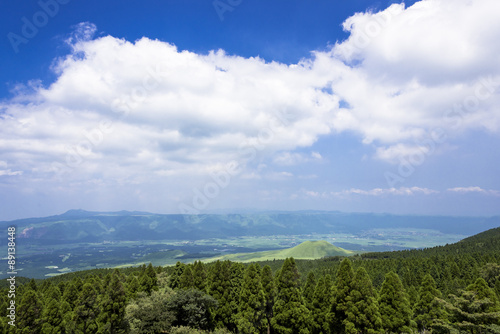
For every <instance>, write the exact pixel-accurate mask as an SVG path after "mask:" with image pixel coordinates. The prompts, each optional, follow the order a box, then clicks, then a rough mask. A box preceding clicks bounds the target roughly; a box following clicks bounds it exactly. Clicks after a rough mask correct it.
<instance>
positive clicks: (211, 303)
mask: <svg viewBox="0 0 500 334" xmlns="http://www.w3.org/2000/svg"><path fill="white" fill-rule="evenodd" d="M216 308H217V302H216V301H215V299H214V298H213V297H211V296H209V295H206V294H205V293H203V292H202V291H199V290H195V289H191V290H177V291H176V293H175V294H173V295H172V296H171V297H170V298H169V300H168V302H167V310H168V312H169V313H170V314H172V315H173V318H174V319H175V320H174V321H173V322H172V325H173V326H188V327H192V328H197V329H204V330H211V329H213V328H214V327H215V324H214V321H213V310H215V309H216Z"/></svg>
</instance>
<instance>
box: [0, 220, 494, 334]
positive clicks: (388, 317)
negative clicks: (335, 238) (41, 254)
mask: <svg viewBox="0 0 500 334" xmlns="http://www.w3.org/2000/svg"><path fill="white" fill-rule="evenodd" d="M499 295H500V229H493V230H490V231H487V232H485V233H481V234H479V235H476V236H474V237H471V238H468V239H465V240H463V241H461V242H459V243H457V244H453V245H447V246H443V247H435V248H432V249H425V250H415V251H403V252H392V253H381V254H378V253H372V254H364V255H362V256H354V257H349V258H342V257H331V258H326V259H322V260H314V261H308V260H294V259H293V258H288V259H286V260H284V261H269V262H262V263H252V264H249V265H246V266H245V265H243V264H241V263H237V262H230V261H217V262H214V263H210V264H203V263H201V262H195V263H194V264H189V265H185V264H182V263H178V264H177V265H176V266H174V267H168V268H162V267H156V268H155V267H153V266H152V265H148V266H146V265H144V266H142V267H140V268H128V269H123V270H95V271H88V272H78V273H72V274H68V275H61V276H58V277H54V278H50V279H46V280H42V281H37V282H36V281H34V280H31V281H29V282H27V283H25V284H22V285H20V286H18V287H17V289H16V303H17V308H16V318H15V324H16V326H15V327H14V326H11V325H9V324H8V321H10V319H9V318H7V317H6V316H7V313H6V312H7V302H8V300H7V290H6V288H3V290H2V291H1V295H0V298H1V299H0V304H2V305H1V307H0V312H1V313H2V314H1V315H2V321H1V323H0V324H1V327H0V333H177V334H179V333H219V334H220V333H276V334H281V333H287V334H288V333H289V334H295V333H304V334H308V333H309V334H316V333H317V334H320V333H323V334H326V333H409V332H429V331H431V332H435V333H461V332H465V333H500V301H499V297H500V296H499Z"/></svg>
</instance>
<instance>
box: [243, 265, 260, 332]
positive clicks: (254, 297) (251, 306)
mask: <svg viewBox="0 0 500 334" xmlns="http://www.w3.org/2000/svg"><path fill="white" fill-rule="evenodd" d="M256 266H258V265H254V264H251V265H250V266H248V268H247V270H246V271H245V277H244V280H243V286H242V289H241V293H240V303H239V312H238V315H237V321H236V324H237V327H238V331H239V333H242V334H259V333H261V332H263V331H264V329H266V328H267V319H266V317H265V306H266V297H265V293H264V289H263V287H262V282H261V278H260V275H259V272H258V269H257V268H256Z"/></svg>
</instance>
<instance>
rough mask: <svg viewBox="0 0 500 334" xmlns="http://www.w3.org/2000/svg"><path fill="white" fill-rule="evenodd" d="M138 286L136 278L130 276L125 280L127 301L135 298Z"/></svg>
mask: <svg viewBox="0 0 500 334" xmlns="http://www.w3.org/2000/svg"><path fill="white" fill-rule="evenodd" d="M139 289H140V284H139V280H138V279H137V276H135V275H130V276H129V277H128V278H127V297H128V299H134V298H135V297H136V296H137V292H139Z"/></svg>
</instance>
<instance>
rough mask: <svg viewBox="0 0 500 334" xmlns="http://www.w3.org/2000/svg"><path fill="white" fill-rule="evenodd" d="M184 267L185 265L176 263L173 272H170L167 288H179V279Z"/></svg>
mask: <svg viewBox="0 0 500 334" xmlns="http://www.w3.org/2000/svg"><path fill="white" fill-rule="evenodd" d="M185 267H186V265H185V264H184V263H182V262H180V261H177V263H176V264H175V268H174V271H173V272H172V275H170V279H169V282H168V286H169V287H171V288H172V289H177V288H180V279H181V276H182V273H183V272H184V269H185Z"/></svg>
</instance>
